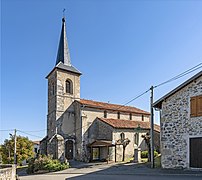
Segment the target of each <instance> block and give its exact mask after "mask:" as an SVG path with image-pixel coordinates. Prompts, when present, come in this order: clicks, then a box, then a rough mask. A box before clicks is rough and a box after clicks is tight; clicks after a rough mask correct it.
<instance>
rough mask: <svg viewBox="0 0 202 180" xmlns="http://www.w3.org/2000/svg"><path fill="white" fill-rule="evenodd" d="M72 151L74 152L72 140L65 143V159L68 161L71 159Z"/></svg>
mask: <svg viewBox="0 0 202 180" xmlns="http://www.w3.org/2000/svg"><path fill="white" fill-rule="evenodd" d="M73 151H74V148H73V141H72V140H68V141H66V143H65V157H66V158H67V159H68V160H71V159H73Z"/></svg>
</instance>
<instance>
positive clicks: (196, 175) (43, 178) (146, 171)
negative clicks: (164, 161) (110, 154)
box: [19, 163, 202, 180]
mask: <svg viewBox="0 0 202 180" xmlns="http://www.w3.org/2000/svg"><path fill="white" fill-rule="evenodd" d="M19 177H20V180H55V179H57V180H66V179H68V180H69V179H70V180H74V179H75V180H77V179H78V180H82V179H84V180H85V179H90V180H91V179H92V180H93V179H96V180H101V179H109V180H111V179H116V180H119V179H120V180H123V179H125V180H130V179H131V180H132V179H140V180H146V179H150V180H160V179H162V180H168V179H172V180H175V179H176V180H177V179H178V180H181V179H182V180H190V179H192V180H194V179H202V171H186V170H162V169H150V168H149V167H148V166H146V165H145V164H134V163H121V164H119V163H117V164H114V163H113V164H106V163H103V164H81V165H76V167H74V168H70V169H67V170H64V171H60V172H54V173H47V174H40V175H23V176H19Z"/></svg>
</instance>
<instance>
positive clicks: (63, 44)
mask: <svg viewBox="0 0 202 180" xmlns="http://www.w3.org/2000/svg"><path fill="white" fill-rule="evenodd" d="M59 62H62V63H63V64H64V65H66V66H71V61H70V54H69V48H68V43H67V36H66V25H65V18H64V17H63V18H62V30H61V35H60V42H59V47H58V54H57V59H56V65H57V64H58V63H59Z"/></svg>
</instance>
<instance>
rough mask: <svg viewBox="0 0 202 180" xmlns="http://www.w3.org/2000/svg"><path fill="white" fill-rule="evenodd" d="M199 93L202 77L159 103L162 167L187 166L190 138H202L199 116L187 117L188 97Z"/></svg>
mask: <svg viewBox="0 0 202 180" xmlns="http://www.w3.org/2000/svg"><path fill="white" fill-rule="evenodd" d="M201 94H202V77H200V78H198V79H197V80H196V81H194V82H192V83H190V84H188V85H187V86H186V87H184V88H183V89H181V90H179V91H178V92H176V93H175V94H173V95H172V96H170V97H169V98H167V99H166V100H164V101H163V103H162V112H161V154H162V158H161V161H162V162H161V164H162V167H163V168H189V138H190V137H194V136H201V137H202V117H192V118H191V117H190V98H191V97H193V96H197V95H201Z"/></svg>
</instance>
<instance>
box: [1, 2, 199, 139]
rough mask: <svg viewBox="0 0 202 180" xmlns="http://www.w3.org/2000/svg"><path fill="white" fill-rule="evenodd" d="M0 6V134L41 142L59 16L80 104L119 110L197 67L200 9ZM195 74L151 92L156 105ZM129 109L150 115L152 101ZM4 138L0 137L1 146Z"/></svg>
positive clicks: (172, 5)
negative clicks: (77, 79) (84, 101)
mask: <svg viewBox="0 0 202 180" xmlns="http://www.w3.org/2000/svg"><path fill="white" fill-rule="evenodd" d="M1 2H2V4H1V124H0V129H1V130H2V129H4V130H7V129H14V128H16V129H19V130H21V131H25V132H27V133H30V134H33V135H36V136H39V137H43V136H45V134H46V130H45V129H46V115H47V80H46V79H45V77H46V75H47V74H48V73H49V72H50V71H51V70H52V68H53V67H54V65H55V61H56V56H57V48H58V43H59V36H60V31H61V18H62V10H63V8H65V9H66V13H65V14H66V23H67V37H68V43H69V49H70V56H71V61H72V64H73V65H74V66H75V67H77V68H78V69H79V70H80V71H81V72H82V73H83V75H82V77H81V97H82V98H85V99H92V100H98V101H104V102H108V101H109V102H111V103H118V104H124V103H125V102H127V101H129V100H130V99H132V98H133V97H135V96H137V95H139V94H140V93H142V92H144V91H145V90H147V89H149V88H150V86H151V85H156V84H159V83H161V82H163V81H165V80H168V79H170V78H172V77H173V76H176V75H178V74H180V73H181V72H183V71H185V70H187V69H189V68H191V67H193V66H195V65H197V64H199V63H201V62H202V51H201V50H202V11H201V9H202V1H191V0H190V1H189V0H184V1H169V0H165V1H160V0H159V1H158V0H154V1H152V0H151V1H144V0H143V1H140V0H139V1H135V0H59V1H57V0H43V1H41V0H29V1H27V0H2V1H1ZM196 73H197V71H195V72H193V73H191V74H189V75H187V76H185V77H183V78H181V79H178V80H176V81H174V82H171V83H169V84H166V85H164V86H161V87H159V88H157V89H155V92H154V95H155V96H154V97H155V100H157V99H158V98H160V97H161V96H163V95H164V94H165V93H167V92H169V91H170V90H172V89H173V88H175V87H176V86H177V85H179V84H180V83H182V82H183V81H185V80H186V79H188V78H189V77H191V76H192V75H194V74H196ZM130 105H132V106H136V107H138V108H142V109H144V110H147V111H149V93H148V94H146V95H144V96H142V97H141V98H139V99H137V100H136V101H134V102H132V103H131V104H130ZM155 120H156V123H159V118H158V117H157V116H156V117H155ZM38 130H42V131H39V132H29V131H38ZM9 133H12V131H5V132H2V131H1V132H0V142H3V140H4V139H5V138H8V137H9V135H8V134H9ZM18 134H20V135H25V136H26V134H23V133H21V132H18ZM28 137H29V138H31V139H33V140H36V139H40V138H38V137H34V136H28Z"/></svg>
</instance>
